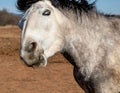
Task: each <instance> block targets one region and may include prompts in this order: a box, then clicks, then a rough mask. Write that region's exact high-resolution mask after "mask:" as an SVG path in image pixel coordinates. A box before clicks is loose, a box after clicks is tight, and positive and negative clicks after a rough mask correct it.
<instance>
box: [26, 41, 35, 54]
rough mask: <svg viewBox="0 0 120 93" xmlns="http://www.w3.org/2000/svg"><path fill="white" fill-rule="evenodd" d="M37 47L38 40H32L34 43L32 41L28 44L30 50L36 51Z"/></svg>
mask: <svg viewBox="0 0 120 93" xmlns="http://www.w3.org/2000/svg"><path fill="white" fill-rule="evenodd" d="M36 47H37V43H36V42H32V43H30V44H29V45H28V49H27V50H28V52H34V51H35V49H36Z"/></svg>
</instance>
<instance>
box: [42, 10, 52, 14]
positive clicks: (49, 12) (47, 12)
mask: <svg viewBox="0 0 120 93" xmlns="http://www.w3.org/2000/svg"><path fill="white" fill-rule="evenodd" d="M50 14H51V11H50V10H48V9H46V10H45V11H44V12H43V14H42V15H44V16H49V15H50Z"/></svg>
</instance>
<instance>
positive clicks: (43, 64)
mask: <svg viewBox="0 0 120 93" xmlns="http://www.w3.org/2000/svg"><path fill="white" fill-rule="evenodd" d="M46 65H47V58H46V57H45V55H44V54H42V55H41V56H40V57H39V61H38V62H37V63H36V64H34V65H33V67H34V68H36V67H46Z"/></svg>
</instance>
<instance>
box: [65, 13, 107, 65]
mask: <svg viewBox="0 0 120 93" xmlns="http://www.w3.org/2000/svg"><path fill="white" fill-rule="evenodd" d="M98 16H100V15H97V14H96V13H94V12H90V14H86V13H82V14H81V15H80V17H78V16H77V19H75V16H74V17H73V16H72V18H71V22H69V23H68V24H69V26H68V29H67V30H65V31H66V32H65V33H66V34H65V41H66V42H65V45H64V49H63V54H64V56H65V57H66V58H67V59H68V60H69V62H71V63H72V64H73V65H74V66H77V67H80V66H81V65H84V64H85V63H84V62H85V61H86V59H87V56H88V55H89V54H90V52H91V50H89V48H88V47H89V46H91V44H92V42H93V41H94V39H95V38H96V37H95V36H96V35H95V33H94V31H96V30H97V29H99V28H103V27H104V26H105V25H107V23H108V22H106V23H103V24H99V22H105V21H103V20H107V19H105V17H104V16H101V17H98ZM74 19H75V20H74ZM91 37H92V38H91Z"/></svg>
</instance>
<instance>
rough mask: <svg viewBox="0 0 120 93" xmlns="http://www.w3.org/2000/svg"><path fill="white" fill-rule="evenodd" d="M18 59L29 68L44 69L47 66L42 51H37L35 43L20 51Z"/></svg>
mask: <svg viewBox="0 0 120 93" xmlns="http://www.w3.org/2000/svg"><path fill="white" fill-rule="evenodd" d="M20 58H21V59H22V60H23V62H24V63H25V64H26V65H27V66H29V67H45V66H46V65H47V58H46V56H45V55H44V50H43V49H39V48H38V47H37V43H35V42H32V43H29V44H27V45H26V46H25V47H23V48H22V49H21V50H20Z"/></svg>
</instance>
